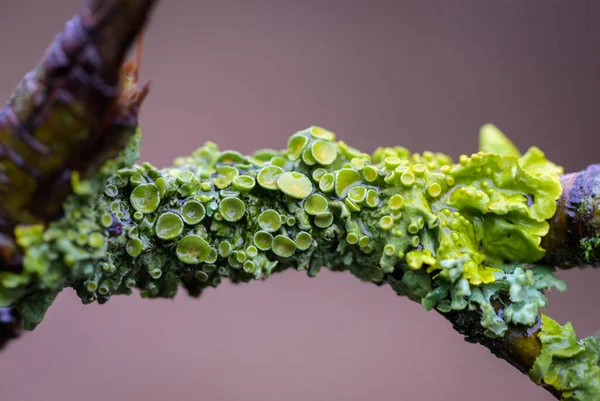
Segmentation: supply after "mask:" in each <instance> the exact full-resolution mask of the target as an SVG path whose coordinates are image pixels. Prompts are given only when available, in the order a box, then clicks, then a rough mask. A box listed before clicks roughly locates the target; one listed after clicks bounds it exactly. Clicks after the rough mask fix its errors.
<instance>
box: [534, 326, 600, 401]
mask: <svg viewBox="0 0 600 401" xmlns="http://www.w3.org/2000/svg"><path fill="white" fill-rule="evenodd" d="M538 338H539V339H540V341H541V342H542V352H541V354H540V355H539V356H538V358H537V359H536V360H535V364H534V365H533V367H532V368H531V370H530V372H529V375H530V377H531V379H532V380H533V381H534V382H536V383H537V384H542V383H544V384H547V385H550V386H552V387H553V388H554V389H556V390H558V391H559V392H560V394H561V396H562V399H564V400H579V401H588V400H589V401H592V400H599V399H600V367H599V366H598V364H599V361H600V344H599V342H598V339H597V338H593V337H589V338H585V339H583V340H579V339H578V338H577V336H576V335H575V331H574V330H573V326H571V324H570V323H567V324H566V325H564V326H561V325H559V324H558V323H557V322H555V321H554V320H552V319H550V318H549V317H548V316H545V315H542V328H541V332H540V333H539V334H538Z"/></svg>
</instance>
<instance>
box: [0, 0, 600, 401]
mask: <svg viewBox="0 0 600 401" xmlns="http://www.w3.org/2000/svg"><path fill="white" fill-rule="evenodd" d="M154 3H155V1H154V0H113V1H108V0H105V1H100V0H96V1H92V2H90V4H89V5H88V7H86V8H84V9H83V11H82V12H81V13H80V14H79V15H78V16H76V17H75V18H74V19H73V20H71V22H70V23H69V24H68V25H67V28H66V30H65V32H64V33H63V34H62V35H59V37H57V40H56V41H55V42H54V44H53V45H52V46H51V47H50V49H49V51H48V53H47V54H46V57H45V58H44V59H43V60H42V62H41V63H40V66H39V67H38V68H37V69H36V70H35V71H34V72H33V73H31V74H29V75H27V76H26V77H25V79H24V80H23V82H22V83H21V84H20V85H19V87H18V88H17V91H16V92H15V95H14V96H13V98H12V99H11V102H10V103H9V105H8V106H7V107H6V108H5V109H4V110H3V112H2V113H0V144H1V147H0V150H1V152H0V153H1V156H2V157H3V159H2V160H0V165H1V166H2V167H3V168H2V169H0V171H1V172H2V176H1V177H0V178H2V180H1V181H2V182H1V183H0V185H2V187H1V189H2V190H3V191H2V192H0V205H2V207H1V208H0V217H1V218H2V219H3V220H2V222H1V223H2V224H1V225H0V229H1V232H2V234H3V235H2V236H0V244H1V245H2V246H1V247H0V250H2V256H3V261H4V264H3V265H1V266H0V305H5V306H7V305H10V306H14V305H16V306H17V307H18V308H19V310H20V311H21V312H22V313H23V314H24V315H25V318H26V322H27V327H28V329H32V328H33V327H35V325H36V324H38V323H39V322H40V321H41V318H42V317H43V314H44V312H45V309H46V308H47V307H48V306H49V305H50V303H51V302H52V300H53V299H54V297H55V296H56V294H57V293H58V291H60V290H62V288H63V287H67V286H71V287H73V288H75V289H76V290H77V292H78V294H79V296H80V297H81V298H82V300H83V302H85V303H89V302H93V301H99V302H101V303H103V302H106V301H107V300H108V299H109V298H110V296H111V295H115V294H129V293H131V289H132V288H133V287H137V288H140V289H141V290H142V296H144V297H158V296H162V297H172V296H174V295H175V293H176V291H177V288H178V286H179V284H183V286H184V287H185V288H186V289H187V290H188V292H189V293H190V294H191V295H194V296H197V295H199V294H200V293H201V292H202V291H203V290H204V289H205V288H207V287H215V286H217V285H218V284H219V283H220V281H221V277H227V278H229V279H230V280H232V281H233V282H246V281H250V280H253V279H257V278H260V277H268V276H269V275H270V274H271V273H273V272H277V271H281V270H284V269H286V268H288V267H297V268H298V269H299V270H306V271H307V272H308V273H309V274H310V275H316V274H317V272H318V271H319V269H320V268H321V266H323V265H325V266H326V267H328V268H330V269H331V270H349V271H350V272H351V273H352V274H354V275H355V276H357V277H358V278H360V279H361V280H365V281H370V282H374V283H376V284H383V283H389V284H391V286H392V287H393V288H394V290H395V291H396V292H397V293H398V294H400V295H406V296H408V297H409V298H410V299H412V300H414V301H417V302H420V303H421V304H422V305H423V306H424V307H425V308H426V309H436V310H437V311H438V312H439V313H441V314H442V315H443V316H444V317H445V318H446V319H447V320H448V321H450V322H451V323H452V325H453V326H454V328H455V329H456V330H457V331H458V332H459V333H461V334H463V335H464V336H465V338H466V340H467V341H470V342H475V343H479V344H481V345H483V346H485V347H487V348H488V349H489V350H490V351H491V352H492V353H493V354H495V355H496V356H498V357H499V358H502V359H505V360H506V361H507V362H509V363H511V364H512V365H513V366H515V367H516V368H517V369H519V370H520V371H521V372H523V373H526V374H529V375H530V376H531V377H532V379H533V380H534V381H536V383H539V384H542V385H543V386H544V387H545V388H546V389H547V390H548V391H550V392H551V393H552V394H553V395H554V396H556V397H557V398H558V397H564V398H566V399H582V400H583V399H589V398H585V397H589V396H590V394H594V395H596V394H597V393H596V391H597V390H598V389H597V388H596V387H595V386H596V384H597V383H598V381H600V372H599V371H598V366H597V354H598V353H599V352H600V351H599V350H600V347H598V344H597V341H595V340H593V339H586V340H582V341H579V342H578V341H577V340H576V338H575V335H574V332H572V328H570V326H568V325H567V326H565V327H560V326H558V325H557V324H556V323H555V322H553V321H552V320H550V319H549V318H547V317H545V316H543V315H540V314H539V313H538V309H539V308H540V307H543V306H545V304H546V299H545V297H544V295H543V292H544V291H545V290H547V289H550V288H561V286H562V284H561V282H560V280H558V279H556V278H555V277H554V276H553V275H552V269H546V268H543V267H540V266H534V265H527V266H524V265H522V264H512V262H525V263H533V262H536V261H538V260H539V258H541V256H539V257H538V256H535V257H534V256H531V255H543V251H542V249H541V248H539V247H538V244H539V241H541V242H542V246H543V248H544V249H547V250H548V252H547V253H546V254H545V256H544V258H543V259H542V260H541V263H545V264H551V265H557V266H559V267H561V268H570V267H574V266H579V265H582V264H589V265H593V266H598V265H600V251H599V249H600V239H598V238H600V237H599V233H600V195H599V194H600V174H599V173H600V167H598V166H591V167H590V168H588V169H587V170H585V171H583V172H580V173H577V174H569V175H566V176H563V177H562V180H561V184H562V188H563V191H562V195H561V196H560V198H559V199H558V203H557V205H558V206H557V210H556V211H555V210H554V206H553V202H554V201H556V200H557V198H558V195H556V197H555V194H558V193H559V192H560V185H559V184H558V175H557V173H556V171H557V168H556V166H554V165H552V164H551V163H549V162H547V161H546V160H545V158H544V157H543V155H540V154H539V153H537V152H536V151H535V150H534V151H531V152H529V153H527V154H526V155H524V156H521V155H520V154H517V153H518V151H517V150H516V148H514V146H512V145H507V143H506V141H505V139H504V138H503V137H502V136H501V135H498V134H493V135H495V136H493V139H494V141H493V142H494V143H493V144H490V143H488V144H487V145H485V146H484V150H485V149H487V146H491V147H492V148H494V149H497V151H494V150H492V151H490V152H488V150H485V152H486V153H485V154H484V153H481V154H476V155H473V156H471V157H470V158H469V157H466V156H464V157H461V160H460V163H459V164H456V165H454V164H453V163H452V162H451V161H450V159H449V158H447V157H446V156H444V155H440V154H433V153H429V152H426V153H424V154H423V155H411V154H410V153H409V152H408V151H407V150H406V149H403V148H393V149H391V148H389V149H380V150H378V151H377V152H376V153H375V155H374V156H373V160H371V158H369V157H367V156H365V154H364V153H361V152H359V151H357V150H356V149H352V148H350V147H349V146H348V145H346V144H345V143H343V142H342V141H339V142H335V140H334V139H335V136H334V135H333V133H331V132H329V131H327V130H324V129H322V128H319V127H311V128H310V129H308V130H304V131H302V132H299V133H298V134H296V135H295V136H293V137H292V138H290V141H289V146H288V149H287V151H283V152H280V153H279V152H276V153H264V152H263V153H260V154H255V155H252V156H243V155H240V154H237V153H235V152H224V153H221V152H219V151H218V149H217V148H216V146H215V145H214V144H212V143H208V144H207V145H205V147H203V148H201V149H199V150H198V151H196V152H194V153H193V154H192V155H190V156H189V157H186V158H181V159H179V160H178V161H177V162H176V165H175V166H174V167H172V168H169V169H165V170H158V169H155V168H154V167H152V166H151V165H149V164H147V163H145V164H144V165H142V166H132V163H133V158H134V156H135V149H134V148H135V145H136V143H135V140H134V141H133V142H131V141H130V139H131V138H133V139H136V137H135V136H134V132H135V129H136V128H137V113H138V109H139V103H140V98H141V97H142V95H143V94H140V93H137V94H136V93H135V92H134V93H133V94H132V93H130V92H129V91H128V90H126V89H124V87H123V85H122V82H121V85H120V84H119V83H120V76H119V71H120V69H121V65H122V63H123V60H124V57H125V54H126V51H127V49H128V48H129V47H130V45H131V43H132V42H133V40H134V38H135V36H136V35H137V34H138V33H139V32H140V31H141V29H142V27H143V26H144V23H145V21H146V19H147V16H148V13H149V12H150V10H151V8H152V6H153V4H154ZM76 104H79V105H81V106H80V107H79V108H76V107H75V105H76ZM65 113H66V114H65ZM65 115H68V116H70V117H72V119H71V122H69V123H65V122H61V121H62V120H61V119H60V118H59V117H61V116H62V117H64V116H65ZM488 128H489V127H488ZM81 130H84V131H86V132H87V135H86V136H85V137H84V138H82V139H75V135H74V133H76V132H79V131H81ZM126 143H128V144H130V145H132V146H133V148H128V149H126V150H125V152H124V155H123V154H120V155H118V151H120V150H121V149H122V148H123V147H124V146H125V144H126ZM492 145H493V146H492ZM73 155H76V156H75V157H73ZM82 155H83V156H82ZM107 161H108V162H107ZM313 166H314V167H313ZM119 167H124V168H121V169H120V170H118V171H117V169H118V168H119ZM317 167H318V168H317ZM515 171H516V172H517V173H514V172H515ZM540 172H542V173H540ZM511 174H512V175H511ZM79 177H84V178H87V180H84V181H80V180H79ZM23 183H24V184H23ZM21 184H22V185H21ZM41 195H46V196H47V198H48V202H45V203H44V204H43V205H40V204H39V202H38V203H35V202H33V200H34V199H36V198H37V197H39V196H41ZM67 197H68V198H67ZM65 199H67V201H66V202H64V201H65ZM486 199H487V200H486ZM450 209H452V210H453V212H451V211H450ZM266 212H269V213H267V214H268V215H267V214H265V213H266ZM63 213H64V217H63V218H61V219H60V220H58V221H56V222H55V223H52V224H49V222H51V221H53V220H56V219H57V218H59V217H61V216H62V214H63ZM506 216H508V217H506ZM546 219H550V226H549V232H548V234H547V235H544V234H545V230H546V229H547V228H548V225H546V223H545V220H546ZM15 233H16V234H15ZM540 233H544V234H540ZM13 235H16V240H17V243H18V248H17V247H16V246H15V245H14V243H13V242H12V241H13V239H14V238H15V237H14V236H13ZM486 235H487V236H486ZM21 254H22V255H24V259H22V258H21V257H20V256H21ZM529 259H531V260H529ZM217 260H219V261H220V264H219V267H217V264H216V261H217ZM484 260H485V261H486V262H487V261H489V266H485V265H483V263H482V261H484ZM503 263H507V264H504V265H503ZM0 317H3V318H2V319H0V336H4V340H5V341H7V340H8V339H10V338H12V337H14V336H15V334H17V333H16V332H17V330H15V327H16V324H15V319H16V318H17V314H16V313H15V312H14V311H11V312H10V314H8V313H6V312H5V311H3V310H1V309H0ZM9 317H10V318H9ZM3 330H4V331H3ZM556 339H558V340H560V341H557V340H556ZM1 346H2V338H1V337H0V347H1ZM597 351H598V352H597ZM565 355H567V357H565ZM582 367H585V369H583V368H582ZM582 369H583V370H582ZM582 371H585V372H586V373H585V374H586V375H587V376H582V377H581V378H579V379H578V380H574V379H572V377H571V376H570V375H572V374H574V373H573V372H575V373H576V374H579V372H582ZM557 372H558V373H557ZM580 376H581V375H580Z"/></svg>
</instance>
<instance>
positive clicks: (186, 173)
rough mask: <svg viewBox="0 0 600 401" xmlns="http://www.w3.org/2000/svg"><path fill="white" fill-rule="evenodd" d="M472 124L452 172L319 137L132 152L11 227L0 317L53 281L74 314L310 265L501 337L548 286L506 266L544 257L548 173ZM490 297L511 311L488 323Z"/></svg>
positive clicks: (528, 318)
mask: <svg viewBox="0 0 600 401" xmlns="http://www.w3.org/2000/svg"><path fill="white" fill-rule="evenodd" d="M486 129H487V131H486V130H483V131H482V136H481V142H482V149H484V150H486V152H479V153H476V154H474V155H472V156H470V157H468V156H461V157H460V160H459V163H456V164H454V163H453V162H452V160H451V159H450V158H449V157H448V156H446V155H443V154H440V153H437V154H436V153H431V152H424V153H423V154H416V153H415V154H412V153H410V152H409V151H408V150H407V149H405V148H402V147H396V148H379V149H377V150H376V151H375V152H374V154H373V155H372V156H369V155H367V154H365V153H363V152H360V151H358V150H356V149H354V148H352V147H350V146H348V145H347V144H346V143H344V142H343V141H336V140H335V135H334V134H333V133H332V132H330V131H327V130H325V129H323V128H319V127H311V128H309V129H306V130H304V131H300V132H298V133H296V134H294V135H293V136H292V137H291V138H290V140H289V141H288V148H287V149H286V150H283V151H272V150H264V151H259V152H256V153H255V154H254V155H251V156H244V155H241V154H240V153H238V152H234V151H224V152H220V151H219V149H218V148H217V146H216V145H215V144H214V143H211V142H209V143H207V144H206V145H204V146H203V147H201V148H200V149H198V150H196V151H195V152H193V153H192V154H191V155H189V156H187V157H182V158H179V159H177V160H176V161H175V163H174V164H175V165H174V166H173V167H171V168H167V169H163V170H159V169H157V168H155V167H153V166H152V165H150V164H149V163H143V164H142V165H133V162H132V160H131V159H132V157H131V155H132V154H135V143H134V144H133V145H132V147H133V150H131V149H128V150H127V151H126V153H127V154H128V155H129V156H130V157H129V158H128V159H127V160H125V159H123V158H122V159H120V160H117V161H113V162H111V163H112V164H110V163H109V164H110V166H109V167H110V168H109V167H106V168H105V170H104V172H103V173H102V174H99V175H98V177H96V178H95V180H92V181H90V182H88V181H84V182H83V183H84V184H85V185H84V186H82V183H81V182H78V185H79V186H80V187H85V188H86V190H85V191H82V190H78V191H76V192H77V195H74V196H72V197H71V198H69V200H68V201H67V202H66V203H65V206H64V211H65V217H64V218H63V219H61V220H60V221H57V222H55V223H52V224H50V225H49V226H48V227H42V226H28V227H17V230H16V237H17V240H18V242H19V245H20V246H21V247H22V248H23V249H24V251H25V257H24V272H23V273H22V274H13V273H9V272H3V273H0V306H9V305H16V306H17V307H19V305H21V304H23V302H25V300H30V299H35V297H36V296H37V295H36V294H37V293H38V291H39V290H43V291H46V292H50V293H52V292H58V291H60V290H61V289H62V288H63V287H65V286H72V287H74V288H75V289H76V290H77V293H78V294H79V296H80V297H81V298H82V300H83V301H84V302H86V303H88V302H93V301H95V300H98V301H100V302H105V301H106V300H108V299H109V298H110V296H112V295H114V294H123V293H124V294H129V293H130V292H131V288H132V287H137V288H139V289H141V291H142V295H143V296H145V297H172V296H174V295H175V294H176V292H177V288H178V287H179V284H183V286H184V287H185V288H186V289H187V290H188V292H189V293H190V294H192V295H199V294H200V293H201V292H202V290H203V289H204V288H206V287H214V286H216V285H218V284H219V283H220V282H221V279H222V278H229V279H230V280H232V281H234V282H240V281H242V282H245V281H249V280H254V279H259V278H261V277H263V276H267V277H268V276H269V275H270V274H272V273H273V272H275V271H280V270H283V269H285V268H288V267H292V266H293V267H295V268H297V269H299V270H305V271H307V272H308V274H309V275H311V276H314V275H316V274H317V273H318V271H319V270H320V268H321V266H326V267H327V268H330V269H332V270H349V271H350V272H351V273H353V274H354V275H356V276H357V277H359V278H360V279H362V280H365V281H370V282H376V283H379V282H383V281H387V282H390V283H391V284H392V286H393V288H394V289H395V290H396V291H397V292H398V293H399V294H402V295H407V296H409V297H410V298H412V299H415V300H418V301H419V302H421V303H422V304H423V306H424V307H425V308H426V309H433V308H437V309H438V310H440V311H449V310H462V309H465V308H478V309H479V310H481V311H483V312H484V313H483V317H482V324H483V325H484V327H486V329H487V330H488V334H489V335H490V336H501V335H503V334H504V332H505V331H506V328H507V325H508V324H510V323H519V324H533V323H534V322H535V318H536V316H537V313H538V310H539V308H541V307H543V306H545V304H546V299H545V297H544V295H543V291H544V290H546V289H549V288H553V287H554V288H559V289H563V287H564V285H563V284H562V282H560V281H558V280H556V279H554V278H553V276H552V271H551V270H549V269H543V268H537V269H533V270H531V269H527V268H525V267H524V266H523V265H522V263H529V262H533V261H536V260H538V259H540V258H541V257H542V256H543V255H544V250H543V249H542V248H541V247H540V241H541V238H542V236H544V235H545V234H546V233H547V232H548V223H547V222H546V220H547V219H549V218H550V217H552V215H553V214H554V212H555V210H556V200H557V199H558V197H559V196H560V194H561V186H560V182H559V174H560V173H561V172H562V170H561V169H560V168H559V167H557V166H556V165H554V164H552V163H551V162H549V161H547V160H546V159H545V157H544V154H543V153H542V152H541V151H540V150H539V149H537V148H532V149H530V150H529V151H528V152H527V153H525V154H524V155H522V156H521V155H520V154H517V153H516V152H515V151H514V150H511V147H510V146H509V144H510V142H507V141H508V140H507V139H506V138H505V137H503V136H502V135H499V134H498V132H499V131H498V132H496V131H490V127H487V128H486ZM484 132H488V134H484ZM489 132H492V133H493V135H491V134H489ZM490 138H491V139H490ZM116 167H120V168H119V169H118V170H117V168H116ZM80 239H81V241H80ZM392 273H393V274H392ZM399 274H401V275H402V278H401V279H398V278H395V277H398V276H399ZM503 294H504V295H503ZM501 296H507V297H508V298H509V300H510V301H511V304H510V305H509V306H508V307H507V308H506V309H505V310H504V312H503V313H502V315H501V316H500V314H497V312H496V311H495V310H494V308H493V307H492V303H493V302H495V301H496V300H498V299H500V297H501ZM25 318H26V319H27V314H26V316H25ZM37 320H39V319H36V321H37Z"/></svg>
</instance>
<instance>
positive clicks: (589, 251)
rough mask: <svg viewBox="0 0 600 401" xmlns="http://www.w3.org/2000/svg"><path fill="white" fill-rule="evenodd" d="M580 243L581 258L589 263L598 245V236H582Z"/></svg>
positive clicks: (599, 238)
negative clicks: (581, 249)
mask: <svg viewBox="0 0 600 401" xmlns="http://www.w3.org/2000/svg"><path fill="white" fill-rule="evenodd" d="M580 245H581V248H583V259H584V260H585V261H586V263H589V262H590V261H591V258H592V256H593V255H594V253H595V252H596V251H597V248H598V247H600V237H587V238H582V239H581V241H580Z"/></svg>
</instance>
